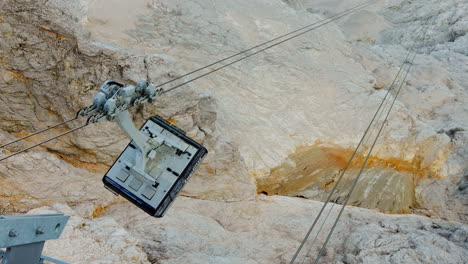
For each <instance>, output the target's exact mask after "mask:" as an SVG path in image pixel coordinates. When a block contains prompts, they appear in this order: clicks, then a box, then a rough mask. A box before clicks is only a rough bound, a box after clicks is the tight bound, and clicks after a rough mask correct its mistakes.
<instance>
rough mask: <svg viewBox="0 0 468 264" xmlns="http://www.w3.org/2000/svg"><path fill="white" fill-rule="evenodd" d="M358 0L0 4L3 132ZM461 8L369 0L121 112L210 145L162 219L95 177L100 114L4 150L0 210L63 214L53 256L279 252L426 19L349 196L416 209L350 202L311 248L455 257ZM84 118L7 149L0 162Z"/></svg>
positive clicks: (104, 146) (465, 114)
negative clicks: (106, 88)
mask: <svg viewBox="0 0 468 264" xmlns="http://www.w3.org/2000/svg"><path fill="white" fill-rule="evenodd" d="M360 3H362V1H358V0H351V1H344V0H332V1H329V0H284V1H282V0H274V1H272V0H268V1H267V0H255V1H252V0H236V1H223V0H210V1H208V0H200V1H187V0H135V1H130V0H125V1H123V0H122V1H111V0H102V1H94V0H79V1H75V0H61V1H57V0H48V1H36V0H15V1H13V0H4V1H1V2H0V93H1V98H0V102H1V104H0V144H4V143H6V142H9V141H11V140H14V139H15V138H19V137H22V136H24V135H27V134H30V133H32V132H34V131H37V130H39V129H41V128H44V127H47V126H50V125H53V124H56V123H59V122H61V121H64V120H67V119H70V118H73V117H74V114H75V112H76V111H77V110H78V109H80V108H81V107H85V106H87V105H89V104H90V102H91V99H92V97H93V96H94V94H95V92H96V90H97V88H98V87H99V85H100V84H102V82H104V81H105V80H107V79H115V80H117V81H121V82H124V83H133V82H136V81H137V80H139V79H140V78H147V79H149V80H150V81H152V82H154V83H156V84H158V83H162V82H165V81H168V80H170V79H172V78H175V77H177V76H181V75H182V74H184V73H187V72H190V71H191V70H194V69H197V68H199V67H202V66H205V65H207V64H209V63H211V62H213V61H216V60H217V59H220V58H224V57H226V56H229V55H231V54H234V53H236V52H238V51H241V50H243V49H247V48H250V47H252V46H254V45H256V44H258V43H261V42H263V41H266V40H269V39H272V38H274V37H276V36H278V35H281V34H284V33H286V32H289V31H291V30H294V29H296V28H299V27H302V26H304V25H307V24H310V23H313V22H316V21H319V20H321V19H323V18H325V17H327V16H330V15H333V14H336V13H337V12H339V11H341V10H344V9H346V8H350V7H353V6H355V5H357V4H360ZM110 11H111V12H110ZM467 14H468V4H467V3H466V1H464V0H443V1H440V0H437V1H436V0H413V1H403V0H381V1H378V2H376V3H375V4H373V5H371V6H369V7H368V8H366V9H363V10H360V11H358V12H356V13H354V14H352V15H350V16H347V17H344V18H343V19H341V20H339V21H336V22H333V23H330V24H328V25H326V26H324V27H321V28H318V29H317V30H314V31H312V32H310V33H309V34H306V35H303V36H302V37H299V38H297V39H295V40H292V41H288V42H286V43H284V44H282V45H279V46H277V47H274V48H272V49H270V50H268V51H265V52H262V53H260V54H258V55H256V56H254V57H252V58H249V59H247V60H245V61H243V62H241V63H239V64H236V65H233V66H231V67H228V68H226V69H223V70H221V71H219V72H216V73H214V74H212V75H209V76H207V77H205V78H201V79H199V80H197V81H195V82H192V83H190V84H188V85H186V86H184V87H183V88H180V89H178V90H175V91H174V92H172V93H168V94H166V95H164V96H161V98H160V99H159V101H158V103H157V104H154V105H145V106H144V107H139V108H137V109H134V110H132V114H133V117H134V119H135V122H136V123H137V124H140V123H142V122H143V120H145V119H146V118H148V117H149V116H151V115H154V114H158V115H161V116H163V117H164V118H167V119H170V121H171V122H173V123H175V124H176V125H177V126H179V127H181V128H182V129H184V130H185V131H187V134H188V135H189V136H191V137H193V138H194V139H195V140H197V141H199V142H200V143H202V144H203V145H205V146H206V147H207V148H208V149H209V155H208V157H207V158H206V159H205V160H204V163H203V164H202V165H201V167H200V168H199V170H198V171H197V174H196V175H195V176H194V177H193V178H192V179H191V181H190V182H189V184H188V185H187V186H186V188H185V189H184V192H183V195H184V196H186V197H181V198H179V199H178V200H177V201H176V204H175V206H174V207H172V208H171V209H170V211H169V213H168V214H167V216H165V217H164V218H162V219H152V218H150V217H148V216H146V215H145V214H144V213H142V212H141V211H139V210H138V209H136V208H133V207H132V206H130V205H129V204H128V203H122V201H121V200H119V199H116V198H115V197H114V196H112V195H111V194H110V193H109V192H107V191H106V190H105V189H104V188H103V187H102V183H101V180H100V178H101V177H102V174H103V173H104V172H105V171H106V170H107V168H108V166H109V165H110V164H112V162H113V161H114V160H115V158H116V157H117V155H118V154H119V153H120V151H121V150H122V149H123V147H124V146H125V144H126V143H127V142H128V139H127V138H125V136H124V135H123V133H122V132H120V131H119V129H118V128H117V126H116V125H115V124H113V123H111V122H102V123H100V124H95V125H93V126H89V127H86V128H84V129H81V130H79V131H77V132H75V133H73V134H71V135H67V136H65V137H62V138H60V139H59V140H56V141H53V142H51V143H48V144H46V145H44V146H43V147H41V148H37V149H35V150H32V151H30V152H28V153H24V154H21V155H18V156H15V157H13V158H11V159H9V160H7V161H5V162H2V163H0V186H1V188H0V213H2V214H4V213H5V214H6V213H25V212H28V211H29V210H30V209H32V208H37V207H41V206H49V209H51V210H53V211H62V212H64V213H66V214H71V215H72V216H73V217H72V220H71V221H70V224H69V226H70V227H69V228H68V229H67V230H66V232H65V233H64V235H63V237H62V239H60V240H57V241H54V242H51V243H49V245H48V247H47V249H46V253H47V254H49V255H51V256H53V257H57V258H59V257H61V255H58V254H57V252H60V250H58V249H59V248H60V245H63V248H64V250H63V254H64V255H63V257H64V258H65V259H64V260H68V261H71V262H73V263H75V262H76V263H148V261H149V262H150V263H233V264H234V263H288V262H289V260H290V258H291V256H292V253H293V252H294V250H295V249H296V248H297V246H298V243H299V241H300V239H302V237H303V235H304V233H305V230H306V229H307V228H308V226H309V225H310V223H311V221H312V220H313V218H314V217H315V216H316V214H317V211H318V208H319V207H320V206H321V203H319V202H316V201H312V200H323V199H324V197H325V195H326V193H327V191H328V190H329V189H330V184H332V183H334V182H335V180H336V177H337V175H338V174H339V171H340V170H341V169H342V168H343V166H344V163H345V162H346V160H347V159H348V158H349V155H350V154H351V152H352V149H353V148H354V147H355V145H356V144H357V142H358V141H359V139H360V137H361V136H362V134H363V132H364V130H365V129H366V127H367V125H368V123H369V121H370V120H371V118H372V116H373V114H374V112H375V110H376V109H377V107H378V105H379V103H380V102H381V100H382V98H383V97H384V96H385V93H386V90H387V89H388V87H389V86H390V85H391V83H392V81H393V78H394V76H395V75H396V74H397V72H398V69H399V67H400V65H401V64H402V62H403V61H404V60H405V57H406V54H407V53H408V51H409V50H410V49H411V46H412V44H413V42H414V41H415V40H422V39H421V37H422V35H423V33H424V32H426V29H427V34H426V37H425V39H424V41H420V42H416V44H415V47H416V49H417V53H418V54H417V57H416V60H415V61H414V62H413V66H412V70H411V72H410V73H409V75H408V78H407V80H406V82H405V85H404V89H403V91H402V93H401V94H400V96H399V98H398V100H397V101H396V104H395V107H394V109H393V112H392V114H391V115H390V118H389V120H388V122H387V123H386V125H385V129H384V131H383V134H382V136H381V138H380V139H379V141H378V144H377V146H376V149H375V151H374V155H373V156H372V158H371V163H370V165H369V167H368V169H367V170H366V171H365V174H364V175H363V178H362V181H361V182H360V183H359V184H358V185H357V189H356V192H355V194H354V196H352V199H351V204H352V205H356V206H362V207H367V208H377V209H379V210H380V211H381V212H392V213H415V214H419V216H415V215H386V214H383V213H379V212H378V211H376V210H367V209H360V208H355V207H350V208H349V210H348V209H347V211H346V213H345V214H344V217H343V219H342V221H341V223H340V225H339V226H338V230H337V232H336V234H335V235H334V237H333V239H332V241H331V242H330V246H329V247H328V249H327V251H326V255H325V256H324V258H325V260H326V261H328V262H333V263H334V262H337V263H464V261H465V260H466V259H468V255H467V252H468V245H467V241H468V240H467V226H466V223H467V222H468V215H467V212H468V211H467V206H468V195H467V189H468V188H467V187H468V163H467V160H468V154H467V153H468V151H467V150H468V132H467V131H468V127H467V124H468V108H467V106H468V96H467V93H468V84H467V82H466V79H468V78H467V77H468V74H467V72H468V48H467V47H468V35H467V34H466V33H467V32H468V15H467ZM187 80H189V77H186V78H183V79H182V80H181V81H180V82H182V81H187ZM176 83H179V82H175V83H173V84H176ZM171 86H172V85H167V86H165V88H170V87H171ZM392 96H393V94H392ZM82 122H84V120H75V121H74V122H71V123H69V124H67V125H66V126H63V127H60V128H57V129H54V130H52V131H51V132H52V133H50V134H48V135H46V136H43V135H42V136H38V137H36V138H33V139H31V140H29V141H26V142H22V143H20V144H15V145H12V146H9V147H7V148H5V149H2V150H0V153H1V156H0V157H2V156H4V155H8V154H10V153H13V152H14V151H17V150H20V149H22V148H24V147H27V146H29V145H31V144H33V143H34V142H39V141H40V140H45V139H47V138H48V137H49V136H52V135H55V134H58V133H61V132H64V131H65V130H66V129H67V128H73V127H76V126H78V125H79V124H81V123H82ZM346 190H349V188H344V189H343V192H342V193H340V194H339V195H338V196H337V197H338V198H339V200H338V201H339V202H342V201H343V200H344V199H343V198H344V191H346ZM260 192H264V193H268V194H269V195H275V194H281V195H290V196H302V197H306V198H309V199H312V200H307V199H299V198H292V197H283V196H264V195H259V196H258V195H257V193H260ZM55 203H62V204H68V205H69V206H70V207H71V208H72V209H70V208H67V207H65V206H52V205H54V204H55ZM50 206H52V207H50ZM49 209H47V210H49ZM44 210H46V209H44V208H42V209H40V210H39V211H37V212H40V211H44ZM103 214H104V215H105V217H103V218H99V217H100V216H102V215H103ZM332 215H333V214H332ZM430 217H432V218H430ZM440 218H442V219H445V220H450V221H455V222H448V221H443V220H440ZM125 230H127V231H125ZM323 240H324V237H322V236H320V237H319V242H323ZM87 243H89V244H87ZM140 243H141V247H142V248H141V249H140V246H139V245H140ZM73 245H78V246H76V248H75V249H74V248H73ZM85 251H87V252H89V254H87V255H82V256H83V258H82V259H80V254H82V252H85ZM143 252H144V253H143ZM312 253H313V254H311V256H313V255H314V254H317V248H316V247H314V248H313V249H312ZM127 256H130V257H129V258H127ZM146 258H148V260H146Z"/></svg>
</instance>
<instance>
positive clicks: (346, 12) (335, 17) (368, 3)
mask: <svg viewBox="0 0 468 264" xmlns="http://www.w3.org/2000/svg"><path fill="white" fill-rule="evenodd" d="M377 1H380V0H371V1H368V2H366V3H364V4H360V5H358V6H356V7H353V8H350V9H347V10H345V11H343V12H340V13H338V14H336V15H334V16H331V17H329V18H325V19H322V20H320V21H317V22H315V23H313V24H310V25H308V26H305V27H302V28H300V29H297V30H295V31H292V32H289V33H287V34H285V35H282V36H279V37H277V38H274V39H272V40H269V41H267V42H264V43H262V44H259V45H257V46H255V47H253V48H250V49H248V50H245V51H241V52H239V53H237V54H234V55H231V56H229V57H227V58H225V59H222V60H219V61H217V62H214V63H211V64H209V65H207V66H204V67H202V68H200V69H197V70H194V71H192V72H190V73H187V74H184V75H182V76H179V77H177V78H175V79H173V80H170V81H168V82H165V83H162V84H160V85H158V86H157V87H160V86H162V85H165V84H168V83H171V82H173V81H176V80H178V79H181V78H183V77H185V76H187V75H189V74H192V73H195V72H198V71H201V70H203V69H206V68H208V67H210V66H212V65H215V64H217V63H219V62H222V61H225V60H228V59H230V58H233V57H235V56H238V55H240V54H243V53H246V52H248V51H251V50H253V49H255V48H257V47H260V46H263V45H265V44H268V43H271V42H273V41H275V40H278V39H280V38H283V37H285V36H289V35H292V34H294V33H296V32H299V31H301V30H303V29H306V28H309V27H311V26H313V25H317V24H319V25H318V26H315V27H312V28H309V29H307V30H306V31H304V32H301V33H298V34H296V35H293V36H292V37H289V38H286V39H284V40H282V41H280V42H277V43H275V44H272V45H269V46H267V47H266V48H263V49H260V50H258V51H256V52H254V53H251V54H249V55H247V56H245V57H242V58H240V59H237V60H235V61H233V62H230V63H228V64H226V65H223V66H221V67H219V68H216V69H214V70H211V71H209V72H207V73H205V74H202V75H200V76H197V77H195V78H193V79H191V80H188V81H186V82H183V83H181V84H179V85H176V86H174V87H171V88H169V89H166V90H164V91H163V92H162V93H163V94H164V93H167V92H170V91H172V90H174V89H177V88H179V87H181V86H184V85H186V84H188V83H191V82H193V81H195V80H198V79H200V78H202V77H205V76H207V75H209V74H211V73H214V72H217V71H219V70H221V69H223V68H226V67H228V66H230V65H232V64H234V63H237V62H239V61H242V60H244V59H247V58H249V57H251V56H253V55H256V54H258V53H260V52H262V51H265V50H267V49H270V48H272V47H275V46H277V45H280V44H282V43H284V42H286V41H289V40H291V39H294V38H296V37H299V36H301V35H303V34H305V33H308V32H310V31H312V30H315V29H317V28H319V27H322V26H324V25H327V24H329V23H331V22H333V21H335V20H338V19H340V18H342V17H344V16H346V15H349V14H351V13H353V12H356V11H358V10H360V9H362V8H364V7H367V6H369V5H371V4H374V3H375V2H377ZM326 20H329V21H326ZM324 21H326V22H324ZM322 22H323V23H322ZM320 23H322V24H320ZM75 119H76V118H75ZM72 120H74V119H71V120H67V121H65V122H63V123H60V124H57V125H54V126H52V127H50V128H47V129H43V130H41V131H38V132H36V133H34V134H32V135H29V136H27V137H25V138H28V137H31V136H33V135H37V134H39V133H42V132H45V131H47V130H49V129H52V128H54V127H57V126H59V125H62V124H64V123H68V122H71V121H72ZM86 125H87V124H86ZM86 125H83V126H80V127H77V128H74V129H72V130H69V131H67V132H65V133H62V134H60V135H58V136H56V137H53V138H51V139H48V140H46V141H43V142H40V143H37V144H35V145H33V146H31V147H28V148H26V149H23V150H21V151H18V152H15V153H13V154H11V155H9V156H6V157H4V158H1V159H0V162H1V161H3V160H6V159H8V158H10V157H13V156H15V155H18V154H20V153H22V152H25V151H27V150H30V149H32V148H34V147H37V146H40V145H42V144H44V143H47V142H49V141H52V140H54V139H56V138H59V137H61V136H64V135H66V134H68V133H71V132H74V131H76V130H78V129H80V128H83V127H85V126H86ZM20 140H23V138H21V139H18V140H15V142H18V141H20ZM15 142H10V143H7V144H5V145H10V144H13V143H15Z"/></svg>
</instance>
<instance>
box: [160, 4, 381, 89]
mask: <svg viewBox="0 0 468 264" xmlns="http://www.w3.org/2000/svg"><path fill="white" fill-rule="evenodd" d="M375 1H380V0H373V1H369V2H366V3H363V4H360V5H357V6H355V7H353V8H350V9H347V10H344V11H342V12H340V13H337V14H335V15H333V16H329V17H327V18H324V19H322V20H319V21H317V22H314V23H312V24H309V25H307V26H304V27H301V28H299V29H296V30H294V31H291V32H289V33H287V34H284V35H281V36H278V37H276V38H274V39H271V40H268V41H266V42H263V43H260V44H258V45H256V46H254V47H251V48H249V49H246V50H243V51H240V52H238V53H236V54H233V55H231V56H229V57H226V58H224V59H221V60H218V61H215V62H213V63H210V64H208V65H206V66H203V67H201V68H199V69H196V70H193V71H191V72H189V73H186V74H184V75H181V76H179V77H177V78H174V79H172V80H169V81H167V82H164V83H161V84H158V85H157V86H156V88H159V87H161V86H164V85H166V84H169V83H172V82H175V81H177V80H179V79H182V78H184V77H187V76H189V75H191V74H194V73H196V72H199V71H201V70H204V69H206V68H209V67H211V66H214V65H216V64H218V63H220V62H223V61H226V60H229V59H232V58H234V57H237V56H239V55H241V54H244V53H246V52H249V51H251V50H254V49H256V48H258V47H261V46H263V45H266V44H268V43H271V42H274V41H276V40H279V39H281V38H284V37H287V36H289V35H292V34H294V33H297V32H299V31H301V30H304V29H306V28H309V27H311V26H314V25H317V24H319V23H322V22H323V21H325V20H328V19H333V18H334V17H336V16H339V15H341V14H344V13H346V12H350V11H352V10H353V9H356V8H360V7H361V6H363V5H366V4H368V3H370V2H375ZM352 12H354V11H352Z"/></svg>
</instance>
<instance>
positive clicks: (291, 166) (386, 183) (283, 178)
mask: <svg viewBox="0 0 468 264" xmlns="http://www.w3.org/2000/svg"><path fill="white" fill-rule="evenodd" d="M431 144H432V143H431V141H428V142H423V143H422V146H420V147H418V152H423V153H424V152H425V151H426V150H427V151H429V149H430V148H431ZM425 145H428V146H425ZM352 153H353V150H351V149H346V148H343V147H340V146H337V145H331V144H322V143H319V144H317V145H313V146H304V147H299V148H297V149H296V150H295V151H294V152H293V153H291V154H290V155H289V156H288V157H287V158H286V159H285V161H283V163H281V164H280V165H279V166H277V167H275V168H273V169H271V170H270V173H269V175H268V176H267V177H258V178H256V182H257V191H258V193H264V194H268V195H293V196H294V195H297V194H298V193H301V192H304V191H305V190H308V189H310V188H315V189H316V190H318V193H324V192H323V191H326V190H330V189H331V188H333V186H334V185H335V183H336V182H337V180H338V176H339V175H340V174H341V173H342V171H343V169H344V168H345V166H346V164H347V162H348V160H349V158H350V157H351V155H352ZM363 153H365V152H363ZM442 156H444V155H442ZM444 159H445V158H444V157H439V158H436V159H434V160H433V161H432V163H431V164H427V161H425V160H424V157H423V155H422V154H421V155H418V154H416V155H415V156H414V158H413V159H412V160H404V159H399V158H396V157H395V158H382V157H378V156H371V157H370V158H369V160H368V162H367V164H366V166H365V168H366V170H365V171H364V172H367V173H368V174H371V175H363V178H364V180H365V181H366V183H363V185H362V186H358V187H357V188H356V191H355V193H356V194H354V193H353V195H352V197H351V200H350V203H351V204H355V205H358V206H359V205H361V204H364V206H363V207H367V206H368V207H372V208H374V207H373V206H376V207H377V208H380V207H382V208H380V209H382V210H383V211H387V212H396V213H409V208H410V207H412V206H415V203H416V202H415V199H414V188H415V186H416V185H417V183H418V182H419V180H421V179H424V178H440V177H441V176H440V174H439V172H438V171H437V170H436V169H434V168H435V167H436V165H437V164H439V163H440V162H442V161H443V160H444ZM354 160H355V161H356V162H353V163H351V165H350V168H352V167H353V166H356V169H355V170H354V173H353V174H352V175H351V177H352V178H354V177H355V176H356V175H357V173H358V171H359V170H360V168H361V166H362V164H363V162H364V160H365V157H363V156H362V155H357V156H356V157H355V159H354ZM349 173H350V170H348V171H347V173H346V174H345V177H348V176H349V175H350V174H349ZM372 175H374V176H375V177H374V176H372ZM373 177H374V178H373ZM360 182H362V181H360ZM367 184H374V186H370V187H367V186H366V185H367ZM358 185H359V184H358ZM366 188H377V189H379V190H380V189H381V190H382V192H385V193H379V194H377V193H376V194H372V192H371V194H369V192H368V190H366ZM388 188H390V189H391V188H394V189H395V190H391V191H387V190H388ZM320 190H322V191H320ZM348 190H349V189H347V187H346V188H344V189H343V193H344V192H345V191H348ZM317 195H318V196H316V197H315V199H322V198H324V197H321V196H320V195H319V194H317ZM340 195H342V194H338V196H340ZM338 196H337V197H338ZM357 196H362V197H357ZM374 196H375V197H374ZM318 197H320V198H318ZM340 197H341V196H340ZM401 197H404V199H403V198H401ZM400 198H401V199H400ZM371 199H382V201H379V202H374V201H370V200H371ZM341 200H342V199H341ZM365 200H369V201H365ZM403 200H404V201H403ZM338 201H340V199H339V200H338ZM366 205H367V206H366Z"/></svg>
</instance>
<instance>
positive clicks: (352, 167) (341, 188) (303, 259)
mask: <svg viewBox="0 0 468 264" xmlns="http://www.w3.org/2000/svg"><path fill="white" fill-rule="evenodd" d="M402 66H404V65H402ZM397 77H398V74H397ZM392 86H393V84H392ZM392 86H391V89H389V91H390V90H393V87H392ZM388 102H389V101H388V100H386V101H385V104H384V106H383V108H382V111H380V113H379V117H378V118H377V119H376V120H377V121H376V123H375V127H374V128H373V129H371V131H370V134H369V136H368V137H367V138H366V139H365V142H364V144H362V147H363V148H364V149H363V150H362V151H365V147H366V146H367V144H368V143H369V140H370V139H371V138H372V135H373V134H374V131H377V130H376V129H377V126H378V120H380V118H381V117H382V114H383V113H384V109H385V108H386V106H387V103H388ZM360 159H361V156H360V155H358V156H357V160H356V161H355V162H354V164H353V165H352V166H351V171H350V172H349V173H348V175H349V176H347V177H344V178H345V180H344V182H343V184H342V185H341V187H340V189H339V190H338V192H337V193H336V195H337V197H336V198H335V200H334V201H333V202H332V205H331V207H330V209H329V211H328V213H327V215H326V216H325V219H324V220H323V222H322V224H321V225H320V227H319V229H318V231H317V233H316V235H315V236H314V239H313V240H312V243H311V244H310V246H309V249H308V250H307V252H306V254H305V255H304V257H303V258H302V261H301V264H302V263H304V261H305V259H306V258H307V256H309V254H310V252H311V250H312V247H313V245H314V244H315V242H316V241H317V239H318V236H319V234H320V232H321V231H322V229H323V228H324V226H325V224H326V223H327V220H328V218H329V216H330V214H331V212H332V211H333V208H334V207H335V205H336V204H337V202H338V199H339V198H340V197H339V196H338V195H339V194H340V193H341V192H342V191H343V189H344V188H345V186H346V185H347V183H348V181H349V180H350V179H351V177H352V176H353V175H354V172H355V170H356V168H357V167H358V164H359V161H360ZM346 196H347V195H346ZM346 196H345V199H346Z"/></svg>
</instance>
